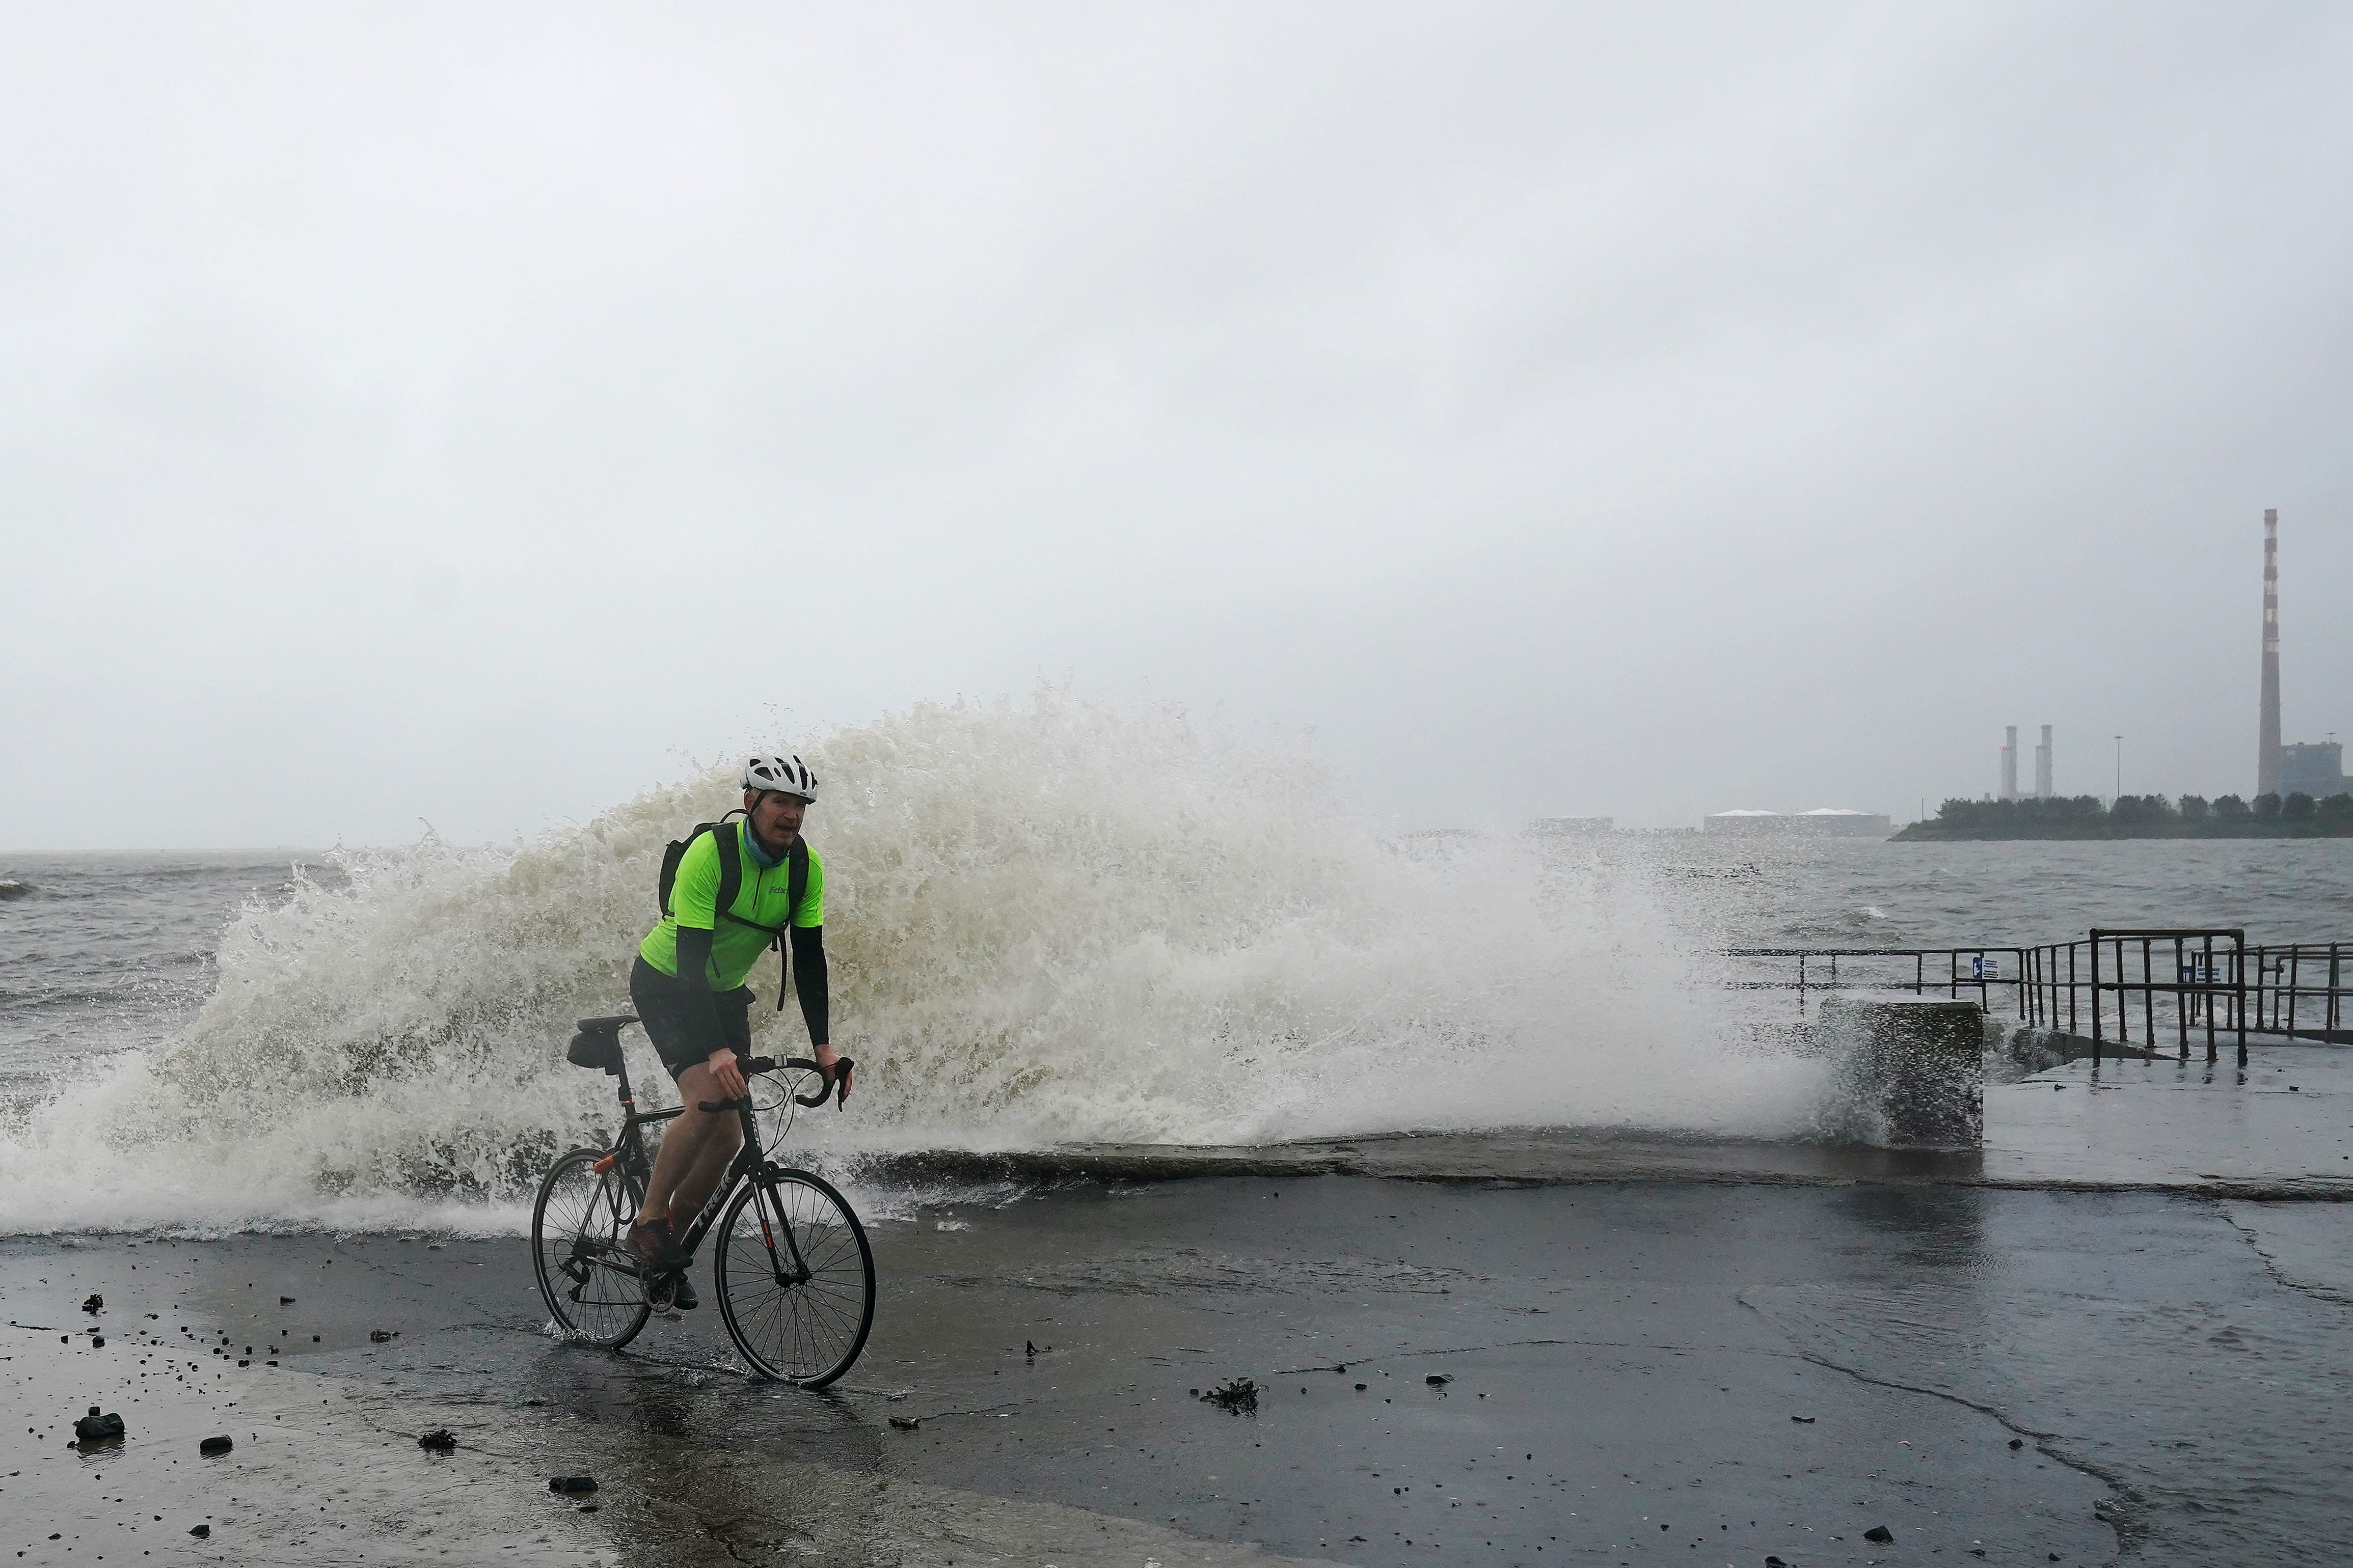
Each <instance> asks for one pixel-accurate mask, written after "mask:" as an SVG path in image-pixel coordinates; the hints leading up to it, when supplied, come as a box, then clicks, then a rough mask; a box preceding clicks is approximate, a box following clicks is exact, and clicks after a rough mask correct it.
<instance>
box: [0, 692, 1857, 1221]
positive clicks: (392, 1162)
mask: <svg viewBox="0 0 2353 1568" xmlns="http://www.w3.org/2000/svg"><path fill="white" fill-rule="evenodd" d="M801 750H802V753H803V754H804V755H805V756H806V757H807V760H808V761H809V763H810V765H811V766H813V767H814V768H815V769H816V770H817V772H818V775H819V776H820V778H821V779H822V781H823V786H824V787H823V795H822V798H821V800H820V801H819V803H818V805H817V806H816V807H815V808H814V809H813V810H812V811H811V813H810V814H809V819H808V826H807V832H808V836H809V838H810V841H811V843H812V844H814V845H815V846H816V847H817V848H818V852H819V853H820V855H822V857H823V858H824V862H825V868H826V895H825V897H826V922H825V923H826V949H827V952H828V958H829V961H830V968H831V977H832V991H833V997H834V1005H833V1016H834V1033H835V1042H834V1043H835V1044H836V1045H837V1046H838V1047H839V1048H840V1049H842V1050H843V1051H844V1052H845V1053H847V1054H849V1055H851V1056H853V1057H855V1058H857V1059H858V1061H859V1064H860V1072H859V1079H858V1089H857V1093H856V1094H855V1096H854V1097H853V1098H852V1100H851V1101H850V1108H849V1110H848V1111H847V1112H845V1113H841V1114H836V1113H835V1112H833V1111H831V1110H828V1111H825V1112H823V1113H818V1114H805V1115H804V1116H803V1117H802V1119H801V1121H800V1122H799V1123H798V1125H797V1127H796V1129H795V1131H794V1147H795V1149H796V1151H797V1154H796V1157H797V1158H804V1159H807V1160H811V1161H814V1162H815V1163H819V1164H820V1165H824V1166H826V1167H828V1168H830V1169H833V1170H835V1171H837V1172H852V1173H854V1172H855V1170H856V1169H857V1166H858V1162H859V1159H860V1156H861V1155H864V1154H870V1153H875V1152H887V1151H900V1150H909V1149H925V1148H943V1147H948V1148H964V1149H1015V1148H1027V1147H1036V1146H1039V1145H1041V1144H1049V1143H1055V1142H1073V1141H1084V1142H1182V1143H1223V1144H1232V1143H1263V1142H1277V1141H1282V1140H1287V1139H1299V1138H1310V1137H1319V1136H1330V1135H1337V1134H1350V1135H1361V1134H1365V1133H1370V1132H1377V1131H1398V1130H1405V1129H1435V1128H1447V1129H1466V1128H1481V1127H1501V1126H1527V1125H1575V1126H1609V1127H1647V1128H1663V1129H1689V1130H1694V1131H1716V1132H1725V1131H1731V1132H1744V1133H1773V1132H1778V1131H1793V1130H1799V1129H1801V1128H1802V1127H1803V1126H1804V1125H1805V1124H1806V1121H1807V1119H1808V1117H1809V1116H1810V1113H1811V1106H1812V1104H1813V1100H1814V1096H1815V1093H1816V1091H1817V1089H1818V1086H1817V1085H1816V1084H1815V1083H1814V1082H1813V1075H1812V1074H1811V1073H1810V1071H1808V1070H1807V1069H1806V1068H1803V1066H1802V1065H1801V1064H1798V1063H1794V1062H1791V1061H1789V1060H1787V1059H1785V1058H1773V1057H1770V1056H1767V1055H1762V1054H1758V1053H1757V1052H1755V1051H1753V1050H1751V1049H1749V1048H1747V1047H1745V1046H1744V1045H1743V1044H1742V1043H1741V1040H1742V1038H1743V1037H1742V1036H1741V1035H1740V1032H1739V1031H1737V1030H1736V1029H1734V1028H1732V1027H1729V1026H1727V1024H1726V1022H1725V1015H1724V1012H1723V1008H1722V993H1721V992H1720V991H1719V990H1718V989H1717V987H1716V986H1715V984H1714V983H1713V979H1712V977H1711V976H1710V975H1709V974H1708V973H1706V968H1705V961H1704V958H1703V957H1702V956H1701V955H1700V954H1698V953H1697V952H1694V950H1693V949H1692V947H1691V945H1690V944H1689V943H1688V942H1686V941H1685V940H1683V939H1682V938H1679V937H1678V936H1677V935H1676V934H1675V931H1674V928H1673V926H1672V922H1671V921H1668V920H1666V919H1665V918H1664V917H1663V916H1662V913H1661V911H1660V909H1659V907H1658V904H1657V901H1656V899H1655V897H1654V893H1653V889H1652V886H1651V879H1649V877H1648V876H1647V875H1646V874H1645V873H1644V870H1643V865H1642V861H1641V858H1640V857H1639V856H1637V855H1630V854H1628V853H1625V852H1623V851H1622V850H1620V849H1613V848H1612V847H1610V846H1609V845H1608V844H1606V843H1601V844H1596V843H1588V842H1583V841H1574V840H1572V841H1559V840H1553V841H1544V842H1539V841H1531V840H1525V839H1523V838H1521V837H1518V836H1516V835H1510V834H1496V835H1480V834H1466V835H1444V836H1428V837H1400V836H1398V835H1397V834H1395V833H1393V832H1389V831H1386V830H1384V829H1382V828H1380V827H1378V826H1376V825H1374V824H1371V823H1368V822H1367V821H1366V820H1365V819H1364V818H1362V817H1361V816H1358V815H1356V813H1354V812H1353V811H1352V810H1351V809H1350V808H1349V807H1348V805H1347V804H1346V803H1345V801H1343V800H1342V799H1340V798H1339V797H1338V795H1336V793H1335V790H1334V789H1333V787H1332V785H1331V784H1330V783H1329V781H1328V780H1327V779H1326V777H1325V776H1324V773H1322V772H1321V770H1320V769H1319V768H1318V767H1317V766H1316V765H1314V763H1312V762H1311V761H1310V760H1309V759H1308V758H1307V757H1306V756H1305V755H1304V754H1303V752H1301V751H1300V750H1297V749H1295V748H1289V747H1281V746H1278V747H1271V748H1270V747H1264V746H1254V745H1247V744H1244V743H1242V742H1239V741H1237V740H1236V739H1235V738H1234V737H1232V736H1231V735H1230V734H1228V733H1226V732H1224V731H1221V730H1219V729H1218V728H1217V727H1215V726H1204V725H1201V724H1198V723H1196V722H1194V721H1190V720H1188V719H1187V716H1185V715H1184V714H1183V713H1181V712H1179V711H1176V710H1173V709H1168V708H1151V709H1146V710H1141V711H1138V710H1133V709H1124V708H1120V707H1117V706H1114V705H1110V704H1105V703H1101V702H1095V701H1091V700H1083V699H1081V698H1078V697H1075V696H1072V695H1071V694H1070V693H1068V692H1065V691H1060V690H1054V689H1047V690H1041V691H1040V692H1039V693H1038V694H1037V695H1036V696H1035V697H1033V698H1032V699H1031V700H1029V701H1027V702H1014V701H1007V700H998V701H992V702H958V703H954V704H926V705H923V706H920V707H917V708H915V709H913V710H911V711H908V712H905V713H902V714H894V715H891V716H887V717H885V718H882V719H881V720H878V721H874V722H872V723H868V724H862V725H857V726H852V727H848V728H844V729H841V730H838V731H833V732H831V733H828V734H826V735H824V736H822V737H818V738H816V739H813V740H811V741H810V742H807V744H805V745H804V746H803V747H802V748H801ZM1411 765H1412V766H1414V767H1415V768H1416V769H1417V771H1418V772H1419V773H1420V774H1422V775H1423V776H1425V777H1426V778H1427V781H1428V784H1429V787H1430V788H1431V789H1432V790H1438V791H1442V790H1443V788H1444V779H1443V775H1442V773H1433V772H1431V771H1430V768H1429V765H1428V763H1427V762H1426V760H1416V761H1415V762H1413V763H1411ZM733 774H734V764H733V763H730V764H726V765H723V766H718V767H713V768H712V769H711V770H709V771H708V772H705V773H702V774H701V775H700V776H698V777H695V778H691V779H689V780H686V781H683V782H680V783H674V784H664V785H660V786H657V787H654V788H650V789H648V790H647V791H645V792H644V793H642V794H640V795H638V796H637V797H636V798H634V799H632V800H630V801H628V802H627V803H625V804H623V805H618V806H616V807H614V808H613V809H612V810H610V811H607V812H606V813H604V814H603V815H601V816H597V817H596V819H594V820H593V821H590V822H587V823H585V824H581V825H578V826H567V827H564V828H560V829H557V830H554V831H552V832H549V833H547V834H544V835H543V836H541V837H539V838H537V839H535V840H533V841H531V842H529V843H525V844H522V845H519V846H513V847H500V848H489V849H484V848H459V847H452V846H448V845H446V844H443V843H440V842H438V841H437V840H434V839H431V838H428V839H427V840H426V841H425V842H423V843H420V844H417V845H413V846H410V847H404V848H399V849H393V850H361V851H346V852H339V854H338V856H337V859H338V861H339V862H340V865H339V869H340V871H341V872H342V875H341V877H340V878H338V879H332V883H333V885H332V886H330V885H327V883H326V882H322V881H311V880H307V879H298V880H297V882H296V884H295V887H294V889H293V891H292V893H291V896H290V897H289V898H286V899H284V900H280V901H276V902H272V903H269V904H263V903H259V902H257V903H254V904H252V905H249V906H248V907H247V908H246V909H245V910H243V911H242V912H241V913H240V914H239V915H238V916H237V919H236V920H235V921H233V923H232V924H231V926H230V928H229V929H228V931H227V932H226V933H225V934H224V936H223V939H222V942H221V946H220V951H219V959H218V963H219V973H220V980H219V984H218V987H217V990H216V992H215V994H213V995H212V997H211V998H210V999H209V1000H208V1001H207V1002H206V1004H205V1005H204V1006H203V1007H202V1009H201V1010H200V1011H199V1012H198V1014H197V1016H195V1019H194V1020H193V1022H192V1023H191V1024H190V1025H189V1026H188V1027H187V1029H186V1031H185V1037H182V1038H179V1039H177V1040H175V1041H174V1042H172V1043H171V1044H170V1045H168V1046H166V1047H163V1048H161V1049H156V1050H151V1051H143V1052H142V1051H131V1052H124V1053H121V1055H119V1056H117V1057H116V1058H112V1059H111V1060H110V1061H109V1062H108V1063H106V1064H105V1065H103V1066H101V1067H99V1068H93V1069H91V1070H90V1072H89V1073H88V1075H87V1076H84V1077H82V1078H80V1079H77V1080H74V1081H72V1082H69V1083H68V1084H67V1085H65V1086H64V1087H63V1088H62V1089H61V1090H60V1091H59V1092H58V1094H57V1095H56V1096H55V1097H54V1098H53V1099H51V1100H48V1101H47V1102H46V1103H44V1104H41V1105H39V1106H37V1107H35V1108H33V1109H32V1110H30V1111H28V1112H27V1113H26V1114H25V1115H24V1116H23V1117H22V1118H21V1119H20V1120H19V1121H17V1123H16V1125H14V1126H12V1127H9V1128H8V1129H6V1130H5V1132H4V1133H0V1231H13V1232H22V1231H26V1230H47V1229H52V1228H68V1227H102V1228H130V1229H143V1228H150V1227H167V1228H176V1229H181V1230H186V1231H193V1232H204V1231H208V1230H222V1229H234V1228H245V1227H253V1226H263V1227H282V1226H336V1227H361V1228H374V1227H382V1226H416V1225H430V1226H442V1227H449V1228H457V1229H466V1230H511V1229H512V1228H515V1227H516V1226H518V1225H520V1224H521V1223H522V1218H523V1216H524V1215H527V1211H528V1205H529V1202H530V1197H531V1193H532V1189H533V1184H534V1183H535V1182H536V1180H537V1177H538V1175H539V1173H541V1172H542V1171H543V1169H545V1167H546V1165H547V1163H548V1162H549V1160H550V1159H551V1158H552V1157H553V1156H554V1154H555V1153H557V1152H560V1151H561V1150H563V1149H565V1148H569V1147H573V1146H575V1145H578V1144H581V1143H584V1142H592V1141H594V1140H595V1139H596V1137H597V1136H598V1132H599V1130H600V1129H607V1128H609V1127H610V1125H611V1123H612V1120H613V1098H612V1088H611V1084H612V1080H611V1079H607V1078H606V1077H604V1076H603V1075H601V1074H597V1073H593V1072H586V1071H583V1070H581V1069H579V1068H573V1067H571V1066H569V1065H567V1064H566V1063H565V1058H564V1047H565V1041H566V1040H567V1039H568V1037H569V1035H570V1031H571V1026H572V1021H573V1020H574V1019H575V1018H577V1017H581V1016H588V1015H592V1014H600V1013H611V1012H620V1011H626V1010H627V1009H628V986H627V974H628V963H629V960H630V957H631V955H632V953H633V952H634V950H635V947H636V944H637V942H638V939H639V938H640V937H641V936H642V935H643V934H644V932H645V931H646V928H647V926H648V924H649V921H651V920H652V919H653V917H654V916H655V914H656V912H657V911H656V909H655V904H654V894H653V883H654V878H655V870H656V868H657V866H658V864H659V856H660V853H661V848H662V846H663V844H664V843H665V842H667V841H668V840H670V839H671V838H673V837H679V836H681V834H683V833H684V832H685V831H686V830H687V829H688V828H689V827H690V826H691V825H692V824H693V823H695V822H697V821H700V820H707V819H710V818H712V817H715V816H718V815H719V814H720V813H721V812H722V811H723V810H725V809H726V808H728V807H729V806H731V805H735V804H736V803H737V801H736V791H735V789H734V787H733ZM775 966H776V959H775V958H774V957H773V956H770V957H768V958H766V959H764V960H763V962H762V963H761V965H760V967H759V968H758V969H757V970H756V971H755V972H754V976H753V980H752V984H753V985H754V988H755V990H756V991H757V993H758V994H759V998H760V999H759V1001H758V1003H757V1004H756V1005H755V1007H754V1014H753V1019H754V1041H755V1046H756V1047H757V1048H759V1049H761V1050H764V1051H768V1052H773V1053H775V1054H778V1055H785V1054H795V1053H801V1052H805V1051H806V1048H807V1034H806V1032H805V1030H804V1028H803V1026H802V1023H801V1019H800V1016H799V1012H798V1009H797V1007H795V1006H791V1005H787V1007H786V1009H785V1010H784V1011H783V1012H781V1013H779V1012H777V1011H776V1007H775V994H776V967H775ZM625 1039H626V1041H627V1043H628V1048H629V1054H630V1062H631V1070H632V1073H633V1075H634V1076H635V1077H636V1079H637V1080H638V1083H639V1084H640V1086H641V1089H646V1090H651V1091H653V1092H651V1093H649V1094H647V1096H646V1098H647V1099H649V1100H655V1099H663V1098H665V1097H667V1096H668V1094H669V1090H670V1085H669V1082H668V1079H667V1078H666V1077H665V1076H664V1075H662V1074H661V1072H660V1070H659V1067H658V1065H657V1064H656V1062H655V1060H654V1058H653V1054H652V1052H651V1050H650V1048H649V1047H647V1046H646V1044H645V1042H644V1039H643V1037H642V1036H641V1035H639V1034H638V1033H637V1032H636V1031H634V1030H631V1031H629V1032H628V1034H627V1035H626V1036H625Z"/></svg>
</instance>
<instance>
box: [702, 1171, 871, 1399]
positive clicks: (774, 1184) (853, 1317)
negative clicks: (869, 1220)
mask: <svg viewBox="0 0 2353 1568" xmlns="http://www.w3.org/2000/svg"><path fill="white" fill-rule="evenodd" d="M711 1268H712V1275H713V1276H714V1279H713V1281H712V1282H713V1283H714V1284H715V1285H716V1286H717V1287H718V1289H719V1312H720V1316H722V1317H723V1318H724V1319H725V1320H726V1321H727V1331H728V1333H729V1334H731V1335H732V1336H733V1338H734V1341H735V1348H736V1349H737V1350H739V1351H741V1352H743V1354H744V1360H745V1361H747V1362H749V1363H751V1365H752V1369H753V1370H754V1372H758V1373H763V1374H765V1376H768V1377H774V1378H778V1379H781V1380H782V1381H784V1382H786V1383H791V1384H799V1385H800V1386H801V1387H803V1388H823V1387H824V1386H825V1385H826V1384H829V1383H831V1382H832V1381H833V1380H834V1379H836V1378H838V1377H839V1376H840V1375H841V1374H842V1373H845V1372H848V1371H849V1367H850V1363H852V1362H855V1361H856V1360H857V1359H858V1352H860V1351H861V1350H864V1349H865V1348H866V1331H868V1330H869V1329H871V1328H872V1327H873V1326H874V1254H873V1252H872V1250H871V1248H869V1247H867V1245H866V1231H865V1228H864V1227H863V1226H860V1224H859V1223H858V1216H857V1215H855V1214H852V1213H851V1212H850V1209H849V1203H848V1201H847V1200H845V1199H844V1198H843V1197H842V1195H841V1194H839V1193H838V1192H835V1191H834V1190H833V1188H832V1187H831V1186H830V1185H828V1184H827V1183H826V1182H824V1181H823V1180H821V1179H820V1178H818V1177H816V1176H813V1175H810V1174H809V1173H807V1171H779V1172H776V1173H775V1174H773V1175H766V1176H754V1178H753V1179H752V1180H751V1181H750V1182H748V1183H746V1184H744V1189H743V1190H742V1191H741V1192H739V1193H737V1194H735V1201H734V1202H733V1203H731V1204H729V1205H727V1217H726V1218H724V1219H723V1220H722V1221H720V1224H719V1247H718V1249H717V1251H716V1252H715V1253H714V1255H713V1256H712V1260H711Z"/></svg>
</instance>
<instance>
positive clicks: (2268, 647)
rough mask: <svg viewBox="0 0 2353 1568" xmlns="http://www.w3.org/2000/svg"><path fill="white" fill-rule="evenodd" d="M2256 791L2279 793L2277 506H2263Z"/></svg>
mask: <svg viewBox="0 0 2353 1568" xmlns="http://www.w3.org/2000/svg"><path fill="white" fill-rule="evenodd" d="M2255 793H2256V794H2257V795H2277V794H2279V793H2280V725H2279V509H2278V508H2277V507H2268V506H2267V507H2265V508H2264V509H2263V721H2262V730H2261V733H2260V735H2259V737H2258V738H2257V740H2256V742H2255Z"/></svg>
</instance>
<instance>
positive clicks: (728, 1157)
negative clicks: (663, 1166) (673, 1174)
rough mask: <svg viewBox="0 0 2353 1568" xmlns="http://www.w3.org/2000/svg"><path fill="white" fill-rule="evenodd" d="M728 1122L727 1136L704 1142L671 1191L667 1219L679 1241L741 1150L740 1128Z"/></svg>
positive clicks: (742, 1139)
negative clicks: (673, 1220) (676, 1229)
mask: <svg viewBox="0 0 2353 1568" xmlns="http://www.w3.org/2000/svg"><path fill="white" fill-rule="evenodd" d="M713 1120H714V1121H715V1120H717V1119H716V1118H713ZM728 1121H729V1125H728V1127H727V1136H726V1137H723V1138H711V1139H706V1140H705V1141H704V1142H703V1145H702V1152H701V1153H699V1154H697V1155H696V1156H695V1157H694V1166H693V1168H692V1169H691V1170H690V1171H688V1172H687V1173H686V1174H685V1175H683V1176H681V1177H680V1178H679V1182H678V1185H677V1186H676V1187H675V1188H673V1189H672V1190H671V1193H670V1216H671V1217H672V1218H673V1219H675V1220H676V1221H677V1222H678V1229H679V1231H680V1233H681V1239H683V1237H684V1232H685V1230H686V1227H687V1226H690V1225H691V1224H693V1223H694V1216H695V1215H699V1214H701V1213H702V1205H705V1204H707V1203H709V1202H710V1201H711V1194H712V1193H715V1192H717V1191H718V1190H719V1183H720V1179H721V1178H722V1177H723V1176H725V1175H726V1174H727V1167H728V1165H729V1164H730V1163H733V1161H734V1158H735V1151H737V1150H738V1149H741V1148H742V1147H743V1146H744V1129H743V1127H742V1125H741V1124H739V1123H737V1122H735V1121H734V1120H733V1118H732V1117H731V1118H729V1119H728Z"/></svg>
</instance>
